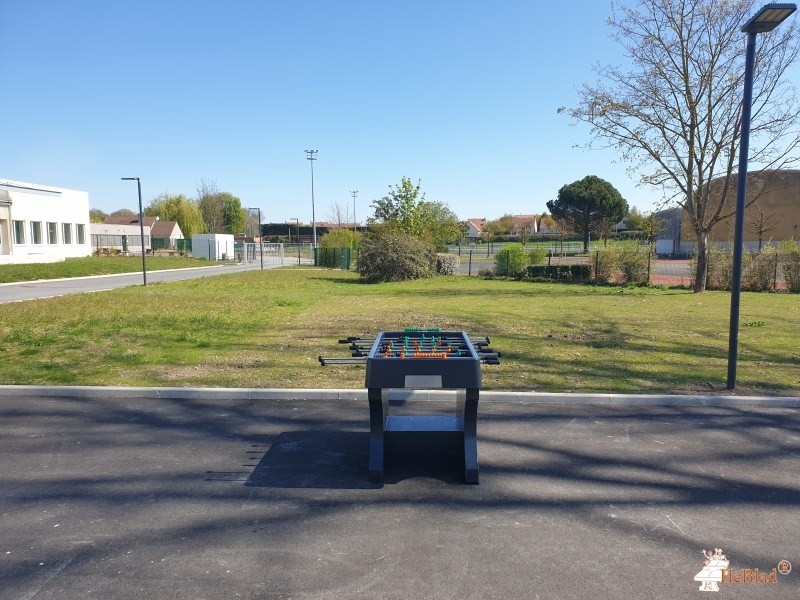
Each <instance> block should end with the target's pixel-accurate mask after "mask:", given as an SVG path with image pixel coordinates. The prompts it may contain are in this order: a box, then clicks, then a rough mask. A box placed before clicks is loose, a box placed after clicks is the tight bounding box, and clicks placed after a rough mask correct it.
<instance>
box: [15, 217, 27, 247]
mask: <svg viewBox="0 0 800 600" xmlns="http://www.w3.org/2000/svg"><path fill="white" fill-rule="evenodd" d="M14 243H15V244H19V245H21V244H24V243H25V221H14Z"/></svg>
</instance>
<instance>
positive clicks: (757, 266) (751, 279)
mask: <svg viewBox="0 0 800 600" xmlns="http://www.w3.org/2000/svg"><path fill="white" fill-rule="evenodd" d="M742 259H743V260H742V289H745V290H750V291H752V292H768V291H770V290H772V289H774V287H775V276H776V271H777V270H778V252H777V250H775V249H774V248H769V247H765V248H763V249H762V250H761V251H760V252H754V253H752V254H751V253H749V252H745V253H744V255H743V256H742Z"/></svg>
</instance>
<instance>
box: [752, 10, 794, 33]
mask: <svg viewBox="0 0 800 600" xmlns="http://www.w3.org/2000/svg"><path fill="white" fill-rule="evenodd" d="M796 10H797V5H796V4H791V3H780V4H778V3H772V4H765V5H764V6H763V7H762V8H761V10H759V11H758V12H757V13H756V14H755V15H753V16H752V17H750V19H749V20H748V21H747V23H745V24H744V25H742V32H743V33H766V32H767V31H772V30H773V29H775V28H776V27H777V26H778V25H780V24H781V23H783V22H784V21H785V20H786V19H787V18H789V15H791V14H792V13H793V12H794V11H796Z"/></svg>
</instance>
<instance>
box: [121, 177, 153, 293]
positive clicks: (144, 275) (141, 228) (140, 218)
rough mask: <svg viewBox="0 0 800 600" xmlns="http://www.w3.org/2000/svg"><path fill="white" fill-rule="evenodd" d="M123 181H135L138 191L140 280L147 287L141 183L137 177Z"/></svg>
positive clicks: (124, 178)
mask: <svg viewBox="0 0 800 600" xmlns="http://www.w3.org/2000/svg"><path fill="white" fill-rule="evenodd" d="M122 180H123V181H134V180H136V187H137V189H138V190H139V234H140V237H141V238H142V280H143V281H144V285H145V286H147V266H146V263H145V260H144V255H145V249H144V213H143V212H142V182H141V181H139V178H138V177H122Z"/></svg>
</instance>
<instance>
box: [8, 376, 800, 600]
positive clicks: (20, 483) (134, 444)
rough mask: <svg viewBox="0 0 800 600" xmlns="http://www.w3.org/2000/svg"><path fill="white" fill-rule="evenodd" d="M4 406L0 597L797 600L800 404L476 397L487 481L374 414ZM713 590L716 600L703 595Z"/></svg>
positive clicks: (90, 402) (137, 400) (115, 402)
mask: <svg viewBox="0 0 800 600" xmlns="http://www.w3.org/2000/svg"><path fill="white" fill-rule="evenodd" d="M100 392H101V393H98V394H91V395H88V394H87V395H86V396H70V397H64V396H57V395H55V396H53V395H50V396H42V395H37V394H36V393H35V392H29V393H26V392H24V391H23V392H20V391H15V392H13V393H10V394H8V395H5V394H3V395H2V396H3V397H2V402H0V473H2V474H3V476H2V485H0V598H2V599H3V600H6V599H8V600H22V599H26V600H31V599H42V600H44V599H63V598H85V599H91V598H98V599H103V600H105V599H108V598H115V599H117V600H128V599H131V600H133V599H136V600H139V599H141V598H173V599H178V600H180V599H184V598H185V599H197V598H205V599H212V598H250V599H264V600H266V599H277V598H295V599H302V598H330V599H339V598H348V599H351V598H352V599H356V600H357V599H361V598H364V599H370V600H371V599H373V598H397V599H403V600H405V599H406V598H433V599H438V598H453V599H455V598H458V599H462V598H475V599H481V600H482V599H485V598H498V599H500V598H502V599H503V600H507V599H508V600H515V599H523V598H524V599H530V600H534V599H538V600H548V599H575V600H584V599H585V600H588V599H596V598H637V599H648V598H669V599H671V600H672V599H682V598H687V599H692V598H702V597H704V594H703V593H701V592H699V591H698V587H699V583H698V582H697V581H695V580H694V577H695V576H696V575H697V574H698V573H700V572H701V570H702V569H703V562H704V556H703V554H702V550H708V549H713V548H720V549H722V551H723V553H724V554H725V555H726V556H727V559H728V560H729V561H730V568H731V569H733V572H734V573H735V574H737V576H741V575H742V574H743V569H751V573H752V572H753V571H752V570H754V569H756V568H758V569H759V571H760V572H761V573H765V572H766V573H769V574H771V573H772V569H773V568H776V566H777V565H778V563H779V561H781V560H788V561H790V562H791V563H792V565H793V569H792V571H791V573H789V574H788V575H778V576H777V578H778V581H777V583H761V584H758V583H749V584H745V583H739V584H736V583H730V582H729V583H722V584H721V585H720V592H719V597H720V598H723V597H724V598H742V599H748V598H776V599H779V598H781V599H782V598H797V597H800V550H798V548H799V546H798V542H797V540H798V539H800V413H798V411H797V409H787V408H763V407H757V406H752V407H742V406H736V407H703V406H699V407H698V406H695V407H675V406H661V407H659V406H577V405H566V404H560V405H559V404H549V405H543V404H528V403H514V402H507V403H506V402H486V403H483V405H482V407H481V409H480V416H479V421H478V438H479V450H478V451H479V455H480V465H481V482H480V485H477V486H475V485H465V484H463V483H462V481H461V475H462V474H461V468H460V465H459V464H458V461H457V459H456V458H455V455H454V454H453V453H452V452H450V451H449V450H448V448H447V447H440V446H437V445H436V444H432V445H428V446H424V445H421V446H414V447H412V446H408V445H407V444H402V443H400V444H398V445H397V446H395V447H394V449H393V451H392V453H391V455H390V456H389V457H388V461H387V471H386V483H385V484H384V485H382V486H381V485H376V484H371V483H370V482H369V481H368V478H367V456H368V447H369V441H368V438H369V435H368V431H369V423H368V416H367V415H368V410H367V406H366V401H363V400H341V399H339V400H332V401H324V400H311V399H306V398H298V397H297V396H294V397H295V398H296V399H294V400H291V399H288V398H284V399H275V400H264V399H260V400H259V399H243V398H242V397H241V396H238V397H236V396H234V397H229V398H227V399H226V398H220V396H219V394H218V393H217V394H204V393H203V392H202V391H200V392H196V393H194V394H186V393H184V394H183V395H176V396H174V397H171V398H170V397H163V398H153V397H139V396H137V395H136V392H135V391H134V393H132V394H128V395H126V396H125V397H117V396H115V395H114V394H108V393H102V392H103V390H100ZM712 595H713V594H712Z"/></svg>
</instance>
